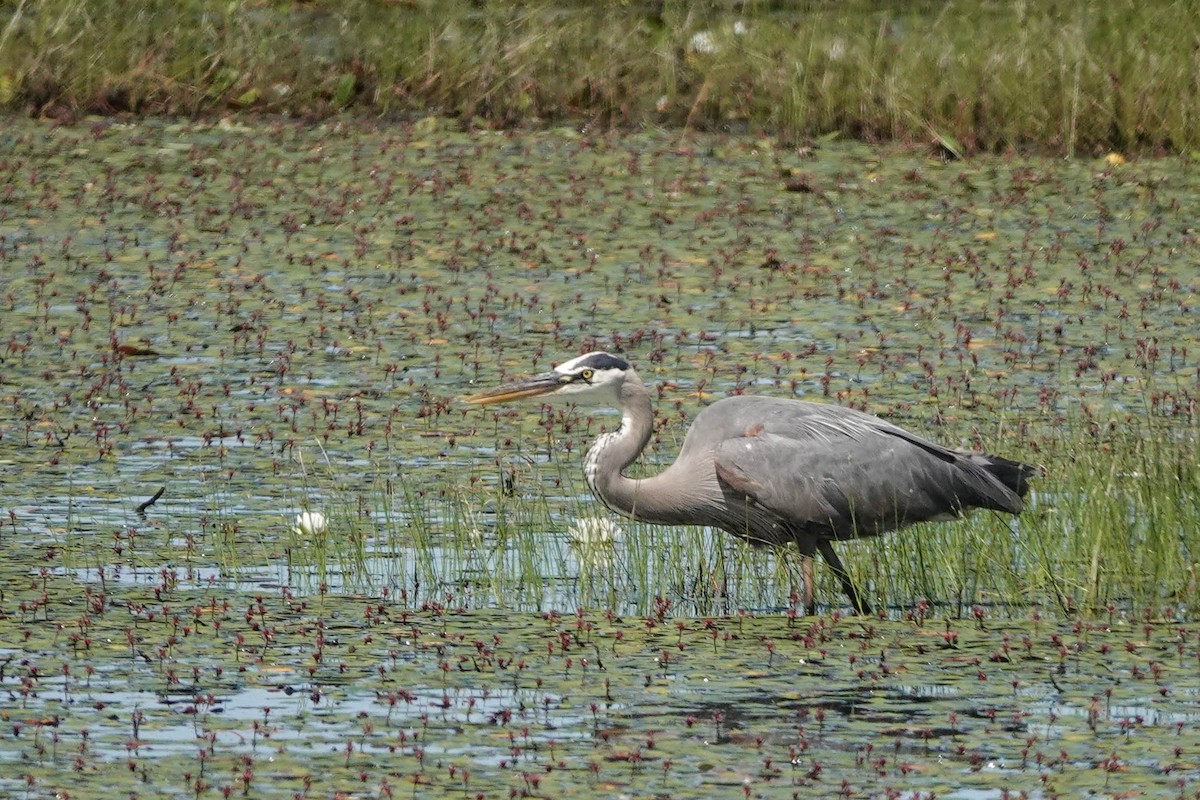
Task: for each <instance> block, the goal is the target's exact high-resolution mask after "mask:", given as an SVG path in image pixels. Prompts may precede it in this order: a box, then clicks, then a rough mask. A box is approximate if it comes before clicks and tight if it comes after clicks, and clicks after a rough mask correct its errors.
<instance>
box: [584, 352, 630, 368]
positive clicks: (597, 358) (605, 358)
mask: <svg viewBox="0 0 1200 800" xmlns="http://www.w3.org/2000/svg"><path fill="white" fill-rule="evenodd" d="M575 366H576V367H591V368H592V369H629V364H628V363H627V362H626V361H625V360H624V359H621V358H617V357H616V356H611V355H609V354H608V353H592V354H591V355H590V356H588V357H587V358H585V359H584V360H583V361H580V362H579V363H578V364H576V365H575Z"/></svg>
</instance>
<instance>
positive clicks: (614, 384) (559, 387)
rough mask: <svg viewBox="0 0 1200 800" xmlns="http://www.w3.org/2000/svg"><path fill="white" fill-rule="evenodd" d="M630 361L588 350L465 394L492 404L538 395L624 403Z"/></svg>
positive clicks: (594, 402) (612, 404)
mask: <svg viewBox="0 0 1200 800" xmlns="http://www.w3.org/2000/svg"><path fill="white" fill-rule="evenodd" d="M629 369H630V368H629V364H628V363H627V362H626V361H625V360H624V359H622V358H619V357H617V356H613V355H609V354H608V353H601V352H595V353H585V354H583V355H581V356H579V357H577V358H572V359H571V360H570V361H566V362H564V363H562V364H559V365H558V366H557V367H555V368H554V369H553V370H551V371H550V372H543V373H542V374H540V375H534V376H532V377H529V378H525V379H523V380H519V381H515V382H513V383H509V384H505V385H504V386H499V387H497V388H495V389H489V390H487V391H484V392H480V393H479V394H474V395H471V396H470V397H466V398H464V400H466V402H468V403H474V404H476V405H490V404H492V403H503V402H506V401H508V400H520V399H523V398H532V397H536V398H538V399H540V400H542V401H543V402H555V401H564V402H570V403H581V404H587V405H596V406H610V407H612V408H620V407H621V402H620V400H621V384H622V383H623V382H624V381H625V373H626V372H628V371H629Z"/></svg>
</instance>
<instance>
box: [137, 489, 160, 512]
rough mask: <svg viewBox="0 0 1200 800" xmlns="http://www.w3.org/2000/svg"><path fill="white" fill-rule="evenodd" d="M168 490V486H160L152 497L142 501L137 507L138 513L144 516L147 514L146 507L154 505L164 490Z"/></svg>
mask: <svg viewBox="0 0 1200 800" xmlns="http://www.w3.org/2000/svg"><path fill="white" fill-rule="evenodd" d="M166 490H167V487H165V486H160V487H159V488H158V491H157V492H155V493H154V496H153V497H151V498H150V499H149V500H147V501H146V502H144V503H142V504H141V505H140V506H138V507H137V513H138V515H139V516H143V517H144V516H146V509H147V508H149V507H150V506H152V505H154V504H155V503H157V502H158V498H160V497H162V496H163V492H165V491H166Z"/></svg>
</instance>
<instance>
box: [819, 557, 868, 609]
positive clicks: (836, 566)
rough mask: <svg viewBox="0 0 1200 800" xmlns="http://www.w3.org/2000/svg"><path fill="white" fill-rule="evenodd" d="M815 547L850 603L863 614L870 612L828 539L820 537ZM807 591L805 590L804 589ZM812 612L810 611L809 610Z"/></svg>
mask: <svg viewBox="0 0 1200 800" xmlns="http://www.w3.org/2000/svg"><path fill="white" fill-rule="evenodd" d="M817 549H818V550H819V551H821V557H822V558H824V559H825V563H827V564H828V565H829V568H830V569H831V570H833V574H834V576H835V577H837V579H838V581H840V582H841V584H842V591H843V592H845V593H846V596H847V597H849V598H850V605H852V606H854V609H855V610H856V611H857V612H858V613H860V614H863V615H864V616H865V615H867V614H870V613H871V607H870V606H869V605H867V603H866V601H864V600H863V599H862V595H860V594H859V593H858V589H856V588H855V587H854V581H852V580H850V573H848V572H846V568H845V567H844V566H842V560H841V559H840V558H838V555H837V553H835V552H834V551H833V545H832V544H830V542H829V540H828V539H822V540H821V541H819V542H817ZM809 564H810V565H811V564H812V558H811V557H810V558H809ZM806 591H807V590H806ZM809 613H812V612H809Z"/></svg>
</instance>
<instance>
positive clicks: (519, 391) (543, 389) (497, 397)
mask: <svg viewBox="0 0 1200 800" xmlns="http://www.w3.org/2000/svg"><path fill="white" fill-rule="evenodd" d="M562 385H563V376H562V375H560V374H558V373H557V372H543V373H542V374H541V375H534V376H532V377H529V378H522V379H521V380H519V381H514V382H513V383H506V384H504V385H503V386H497V387H496V388H495V389H488V390H487V391H483V392H480V393H479V394H473V395H469V396H467V397H464V398H463V402H464V403H473V404H475V405H477V406H486V405H491V404H492V403H506V402H508V401H509V400H523V399H524V398H526V397H540V396H541V395H544V394H550V393H551V392H553V391H555V390H557V389H558V388H560V387H561V386H562Z"/></svg>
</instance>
